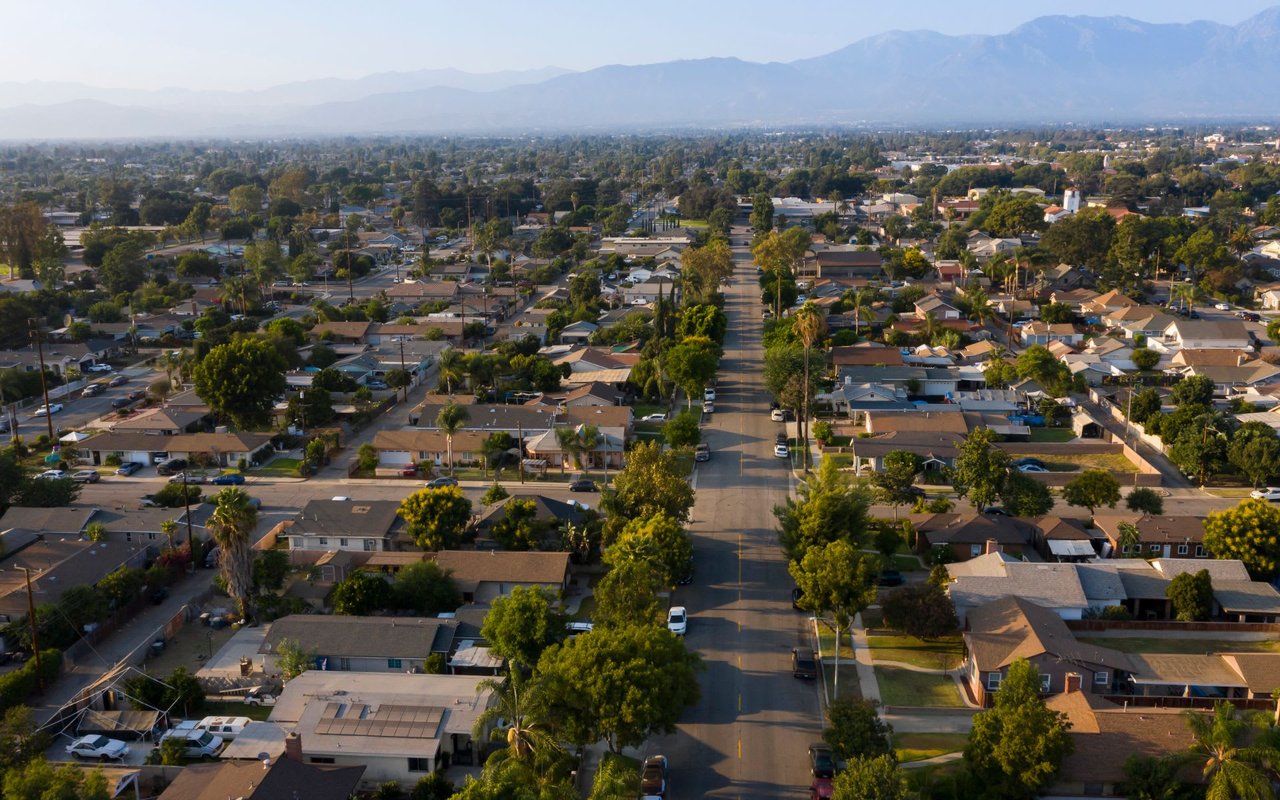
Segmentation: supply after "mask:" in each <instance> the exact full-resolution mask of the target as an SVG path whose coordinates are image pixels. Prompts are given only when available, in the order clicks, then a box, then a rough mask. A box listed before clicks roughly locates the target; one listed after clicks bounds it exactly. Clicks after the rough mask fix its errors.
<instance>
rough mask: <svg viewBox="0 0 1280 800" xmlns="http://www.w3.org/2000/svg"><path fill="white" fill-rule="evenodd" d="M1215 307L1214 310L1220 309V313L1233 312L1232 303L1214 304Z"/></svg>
mask: <svg viewBox="0 0 1280 800" xmlns="http://www.w3.org/2000/svg"><path fill="white" fill-rule="evenodd" d="M1213 307H1214V308H1216V309H1218V310H1219V311H1230V310H1231V304H1230V303H1214V304H1213Z"/></svg>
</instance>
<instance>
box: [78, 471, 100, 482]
mask: <svg viewBox="0 0 1280 800" xmlns="http://www.w3.org/2000/svg"><path fill="white" fill-rule="evenodd" d="M71 480H73V481H75V482H76V483H97V482H98V481H100V480H102V476H101V475H99V474H98V471H97V470H96V469H82V470H80V471H79V472H76V473H74V474H72V476H71Z"/></svg>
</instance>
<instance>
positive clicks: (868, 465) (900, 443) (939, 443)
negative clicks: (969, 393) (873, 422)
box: [849, 414, 964, 475]
mask: <svg viewBox="0 0 1280 800" xmlns="http://www.w3.org/2000/svg"><path fill="white" fill-rule="evenodd" d="M956 416H960V415H959V414H957V415H956ZM963 441H964V435H963V434H959V433H950V432H935V431H929V430H921V431H913V430H896V431H890V432H888V433H883V434H880V435H878V436H876V437H874V438H871V439H858V438H855V439H853V440H852V441H850V443H849V445H850V447H849V449H850V453H851V454H852V457H853V467H854V470H855V471H856V473H857V474H858V475H862V474H864V473H866V472H880V471H881V470H883V469H884V459H885V456H887V455H889V454H890V453H892V452H893V451H895V450H906V451H908V452H911V453H915V454H916V455H918V456H920V458H921V459H923V461H924V466H923V470H924V471H926V472H927V471H930V470H936V471H941V470H942V469H944V468H950V467H952V466H954V465H955V460H956V456H957V455H958V454H959V448H960V444H961V442H963Z"/></svg>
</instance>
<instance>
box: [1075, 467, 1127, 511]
mask: <svg viewBox="0 0 1280 800" xmlns="http://www.w3.org/2000/svg"><path fill="white" fill-rule="evenodd" d="M1062 499H1063V500H1066V501H1067V504H1068V505H1073V506H1082V507H1084V508H1087V509H1089V514H1090V515H1092V514H1093V511H1094V509H1096V508H1100V507H1102V506H1107V507H1108V508H1115V507H1116V503H1118V502H1120V482H1119V481H1118V480H1116V478H1115V476H1114V475H1112V474H1111V473H1110V472H1107V471H1106V470H1104V469H1087V470H1085V471H1084V472H1081V473H1080V474H1079V475H1077V476H1076V477H1074V478H1072V479H1071V480H1070V481H1069V482H1068V483H1067V485H1066V486H1063V487H1062Z"/></svg>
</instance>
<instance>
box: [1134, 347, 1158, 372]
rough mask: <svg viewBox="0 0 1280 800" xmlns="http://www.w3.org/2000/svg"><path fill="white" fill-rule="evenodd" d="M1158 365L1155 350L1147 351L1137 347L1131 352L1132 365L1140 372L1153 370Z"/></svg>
mask: <svg viewBox="0 0 1280 800" xmlns="http://www.w3.org/2000/svg"><path fill="white" fill-rule="evenodd" d="M1159 363H1160V354H1159V353H1157V352H1156V351H1155V350H1148V349H1147V348H1145V347H1139V348H1138V349H1136V350H1134V351H1133V365H1134V366H1135V367H1137V368H1138V369H1140V370H1143V371H1146V370H1151V369H1155V366H1156V364H1159Z"/></svg>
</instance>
